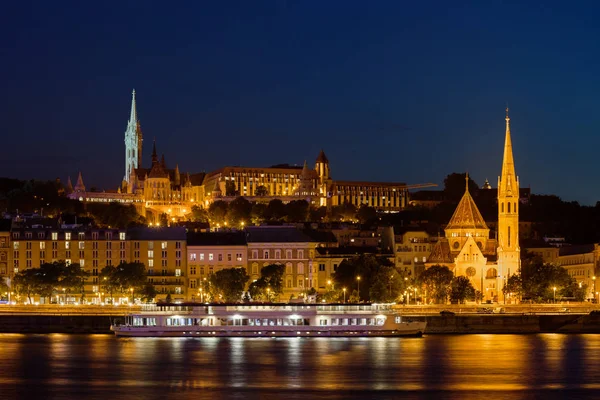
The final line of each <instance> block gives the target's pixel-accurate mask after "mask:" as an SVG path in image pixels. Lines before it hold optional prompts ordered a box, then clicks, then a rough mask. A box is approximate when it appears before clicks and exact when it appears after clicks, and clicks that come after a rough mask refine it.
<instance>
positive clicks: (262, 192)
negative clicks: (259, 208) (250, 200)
mask: <svg viewBox="0 0 600 400" xmlns="http://www.w3.org/2000/svg"><path fill="white" fill-rule="evenodd" d="M254 195H255V196H261V197H262V196H268V195H269V190H268V189H267V188H266V186H263V185H260V186H258V187H257V188H256V190H255V191H254Z"/></svg>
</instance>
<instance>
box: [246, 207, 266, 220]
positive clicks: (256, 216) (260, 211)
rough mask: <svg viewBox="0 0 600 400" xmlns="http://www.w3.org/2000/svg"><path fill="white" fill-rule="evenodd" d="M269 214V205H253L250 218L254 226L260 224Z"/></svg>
mask: <svg viewBox="0 0 600 400" xmlns="http://www.w3.org/2000/svg"><path fill="white" fill-rule="evenodd" d="M266 213H267V205H266V204H264V203H254V204H252V211H251V212H250V218H251V220H252V223H253V224H260V223H261V222H263V221H264V220H265V219H266V218H265V215H266Z"/></svg>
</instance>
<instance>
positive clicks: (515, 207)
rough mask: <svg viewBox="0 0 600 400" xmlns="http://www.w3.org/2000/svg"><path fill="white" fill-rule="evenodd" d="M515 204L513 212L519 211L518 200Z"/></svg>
mask: <svg viewBox="0 0 600 400" xmlns="http://www.w3.org/2000/svg"><path fill="white" fill-rule="evenodd" d="M513 205H514V207H513V212H517V202H515V203H514V204H513Z"/></svg>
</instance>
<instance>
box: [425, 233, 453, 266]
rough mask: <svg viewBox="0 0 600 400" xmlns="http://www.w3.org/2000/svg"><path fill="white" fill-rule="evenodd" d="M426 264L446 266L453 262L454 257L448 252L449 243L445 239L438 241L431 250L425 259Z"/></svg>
mask: <svg viewBox="0 0 600 400" xmlns="http://www.w3.org/2000/svg"><path fill="white" fill-rule="evenodd" d="M427 262H428V263H435V264H448V263H453V262H454V257H453V256H452V252H451V251H450V243H448V241H447V240H446V239H440V240H439V241H438V242H437V243H436V244H435V245H434V246H433V249H432V250H431V254H430V255H429V257H428V258H427Z"/></svg>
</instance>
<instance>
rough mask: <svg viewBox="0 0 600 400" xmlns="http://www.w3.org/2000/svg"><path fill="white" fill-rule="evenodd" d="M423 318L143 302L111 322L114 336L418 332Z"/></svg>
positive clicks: (353, 307)
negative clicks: (120, 320) (121, 319)
mask: <svg viewBox="0 0 600 400" xmlns="http://www.w3.org/2000/svg"><path fill="white" fill-rule="evenodd" d="M426 325H427V323H426V322H421V321H409V320H404V321H403V320H402V317H401V316H400V315H397V314H395V313H394V312H393V310H392V307H391V305H390V304H280V303H278V304H271V303H264V304H253V303H247V304H198V303H192V304H168V305H160V304H158V305H144V306H143V308H142V311H141V312H138V313H135V314H130V315H128V316H127V317H125V323H124V324H120V325H116V324H115V325H112V326H111V327H110V329H111V330H112V331H113V332H114V333H115V335H116V336H134V337H143V336H147V337H154V336H178V337H214V336H250V337H280V336H295V337H296V336H303V337H328V336H346V337H354V336H357V337H364V336H367V337H369V336H374V337H375V336H421V335H422V334H423V333H424V332H425V326H426Z"/></svg>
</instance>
